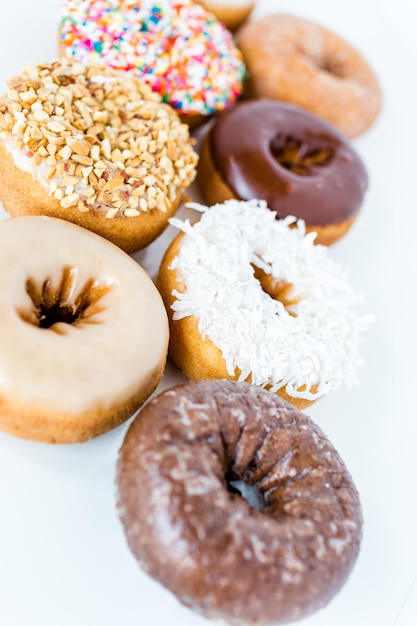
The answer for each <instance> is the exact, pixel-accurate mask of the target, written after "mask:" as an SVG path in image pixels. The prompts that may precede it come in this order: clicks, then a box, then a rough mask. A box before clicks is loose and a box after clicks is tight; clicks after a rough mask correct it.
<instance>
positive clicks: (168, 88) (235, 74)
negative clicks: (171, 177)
mask: <svg viewBox="0 0 417 626" xmlns="http://www.w3.org/2000/svg"><path fill="white" fill-rule="evenodd" d="M61 15H62V17H61V21H60V27H59V37H60V39H59V50H60V53H61V54H63V55H65V56H67V57H71V58H75V59H77V60H78V61H82V62H86V63H88V64H94V65H97V64H99V65H102V64H103V63H104V64H106V65H109V66H110V67H112V68H116V69H118V70H124V71H133V72H134V73H136V74H137V75H138V76H139V77H140V78H141V80H143V81H145V82H146V83H147V84H149V85H150V86H151V87H152V89H153V90H155V91H156V92H158V93H159V94H160V95H161V97H162V99H163V101H164V102H168V103H169V104H171V105H172V106H173V107H174V108H175V109H176V110H177V112H178V113H179V114H180V115H181V116H182V118H183V120H185V121H187V122H189V123H190V124H191V125H196V124H198V123H200V122H201V121H204V120H205V119H206V118H207V116H210V115H212V114H213V113H215V112H217V111H222V110H223V109H224V108H226V107H227V106H230V105H231V104H233V102H234V101H235V100H236V98H237V97H238V96H239V95H240V94H241V92H242V89H243V85H242V83H243V79H244V76H245V68H244V64H243V62H242V55H241V53H240V51H239V50H238V49H237V48H236V46H235V44H234V41H233V39H232V36H231V34H230V33H229V32H228V31H227V30H226V28H225V27H224V26H223V24H221V23H220V22H218V21H217V20H216V19H215V18H214V16H213V15H211V14H210V13H207V11H205V10H204V9H203V7H202V6H200V5H198V4H195V3H194V2H193V1H192V0H158V1H157V2H155V1H154V0H136V1H132V0H88V1H86V0H78V1H77V0H76V1H74V0H64V1H63V2H62V4H61Z"/></svg>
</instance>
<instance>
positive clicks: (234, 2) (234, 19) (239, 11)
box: [198, 0, 255, 31]
mask: <svg viewBox="0 0 417 626" xmlns="http://www.w3.org/2000/svg"><path fill="white" fill-rule="evenodd" d="M198 2H199V4H202V5H203V7H204V8H205V9H206V10H207V11H209V12H210V13H213V15H214V16H215V17H216V18H217V19H218V20H219V21H220V22H223V24H224V25H225V26H226V28H228V29H229V30H231V31H235V30H237V29H238V28H239V27H240V26H242V24H243V22H245V21H246V20H247V19H248V17H249V15H250V14H251V13H252V11H253V9H254V7H255V0H198Z"/></svg>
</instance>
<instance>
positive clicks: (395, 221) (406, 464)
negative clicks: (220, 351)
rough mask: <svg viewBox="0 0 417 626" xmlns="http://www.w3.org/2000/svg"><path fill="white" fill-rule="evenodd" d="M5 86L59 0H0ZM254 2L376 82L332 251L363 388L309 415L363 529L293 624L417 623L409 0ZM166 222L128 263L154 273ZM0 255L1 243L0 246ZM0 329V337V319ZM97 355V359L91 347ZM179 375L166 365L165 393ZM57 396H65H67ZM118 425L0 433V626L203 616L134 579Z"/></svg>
mask: <svg viewBox="0 0 417 626" xmlns="http://www.w3.org/2000/svg"><path fill="white" fill-rule="evenodd" d="M1 5H2V8H3V12H2V19H1V22H0V59H1V63H0V91H4V89H5V81H6V79H7V78H9V77H11V76H12V75H14V74H15V73H18V72H19V71H20V70H21V68H22V67H23V65H24V64H25V63H26V62H27V61H28V60H32V61H33V62H35V63H38V62H43V61H47V60H50V59H51V58H53V57H54V56H56V38H57V21H58V10H57V7H58V2H57V0H50V1H49V2H47V1H46V0H42V2H36V1H34V0H20V1H18V0H12V1H11V2H7V10H6V1H5V0H1ZM257 10H258V12H259V13H261V12H272V11H281V10H285V11H288V12H292V13H297V14H299V15H301V16H304V17H310V18H312V19H314V20H316V21H319V22H321V23H322V24H324V25H326V26H328V27H329V28H331V29H332V30H335V31H336V32H339V33H340V34H341V35H342V36H344V37H345V38H346V39H348V40H349V41H350V42H351V43H353V44H354V45H355V46H356V47H357V48H358V49H359V50H360V51H361V52H362V53H363V54H364V55H365V56H366V57H367V59H368V60H369V62H370V63H371V65H372V66H373V67H374V69H375V70H376V72H377V74H378V76H379V78H380V81H381V85H382V89H383V92H384V106H383V111H382V113H381V115H380V117H379V119H378V121H377V123H376V124H375V125H374V127H373V128H372V129H371V130H370V131H369V132H368V133H367V134H366V135H364V136H362V137H361V138H359V139H357V140H355V142H354V145H355V147H356V149H357V150H358V152H359V153H360V154H361V156H362V157H363V159H364V161H365V163H366V166H367V168H368V171H369V174H370V188H369V191H368V194H367V196H366V200H365V202H364V205H363V209H362V212H361V214H360V217H359V219H358V220H357V222H356V224H355V225H354V227H353V228H352V230H351V231H350V232H349V234H348V235H347V236H346V237H345V238H344V239H343V240H342V241H340V242H339V243H338V244H336V245H335V246H333V248H332V249H331V254H332V256H334V257H335V258H337V259H339V260H340V261H341V262H343V263H344V264H345V265H347V266H348V267H349V268H350V271H351V280H352V282H353V283H354V285H355V286H356V288H357V289H358V290H359V291H361V292H362V293H363V294H364V296H365V299H366V304H365V305H364V312H373V313H374V314H375V316H376V321H375V323H374V324H373V326H372V328H371V330H370V332H369V333H368V336H367V341H366V344H365V345H364V346H363V355H364V359H365V365H364V367H363V368H362V370H361V372H360V385H359V386H358V387H357V388H355V389H354V390H349V391H336V392H333V394H331V395H329V396H328V397H327V398H325V399H323V400H321V401H320V402H318V403H317V404H316V405H315V406H314V407H312V408H311V409H310V410H309V411H308V412H309V414H310V415H311V417H312V418H313V419H314V420H316V421H317V422H318V423H319V424H320V426H321V427H322V428H323V429H324V430H325V431H326V432H327V434H328V435H329V437H330V439H331V440H332V442H333V443H334V445H335V446H336V447H337V448H338V450H339V451H340V453H341V455H342V457H343V458H344V459H345V462H346V464H347V465H348V467H349V469H350V471H351V473H352V475H353V477H354V480H355V482H356V484H357V486H358V489H359V491H360V494H361V498H362V503H363V512H364V518H365V533H364V539H363V543H362V549H361V553H360V556H359V559H358V561H357V564H356V566H355V569H354V571H353V573H352V575H351V577H350V579H349V581H348V583H347V584H346V586H345V587H344V588H343V590H342V591H341V592H340V593H339V594H338V596H337V597H335V598H334V600H333V601H332V602H331V603H330V605H329V606H328V607H327V608H325V609H323V610H322V611H320V612H318V613H316V614H315V615H314V616H312V617H311V618H308V619H306V620H304V621H302V624H303V626H352V625H355V626H374V625H375V626H415V625H416V624H417V588H416V587H414V590H413V587H412V585H413V581H414V580H415V577H416V575H417V532H416V527H417V495H416V492H417V489H416V478H417V455H416V452H415V449H416V443H417V415H416V407H415V393H416V387H417V366H416V363H417V360H416V350H417V324H416V311H415V309H414V305H415V302H416V297H415V291H416V287H417V281H416V270H417V245H416V231H417V207H416V195H417V194H416V186H417V185H416V182H417V175H416V169H417V80H416V79H417V50H416V47H415V46H414V45H413V39H414V38H415V33H416V30H417V28H416V27H417V8H416V1H415V0H401V1H399V0H396V2H389V1H388V0H380V1H379V2H378V1H377V0H349V2H343V3H341V2H336V1H334V0H314V2H312V1H311V0H289V1H285V0H266V1H264V2H260V3H259V6H258V9H257ZM171 236H172V232H171V231H170V230H169V231H168V232H167V233H166V234H165V235H164V236H162V237H161V238H160V240H158V241H157V242H156V243H155V244H153V245H152V246H150V248H148V250H146V251H145V252H142V253H139V254H137V255H136V258H137V259H138V260H139V261H140V262H141V263H142V264H143V265H144V266H145V267H146V268H147V269H148V271H149V272H150V273H151V275H152V276H154V275H155V272H156V270H157V267H158V263H159V259H160V256H161V254H162V252H163V250H164V249H165V247H166V244H167V241H168V240H169V238H170V237H171ZM0 254H1V251H0ZM0 332H5V330H4V329H2V328H1V320H0ZM98 356H99V355H98ZM180 380H182V377H181V375H180V374H179V373H178V372H176V371H175V370H174V369H173V368H172V367H170V366H169V367H168V369H167V373H166V375H165V377H164V380H163V382H162V384H161V387H160V388H163V387H165V386H167V385H170V384H172V383H175V382H176V381H180ZM64 401H65V399H63V402H64ZM126 427H127V426H126V425H125V426H123V427H120V428H119V429H117V430H115V431H113V432H111V433H108V434H107V435H104V436H102V437H101V438H99V439H97V440H95V441H92V442H89V443H86V444H81V445H68V446H56V447H54V446H48V445H43V444H36V443H32V442H26V441H20V440H17V439H14V438H12V437H10V436H8V435H5V434H0V624H1V625H2V626H73V625H75V624H77V626H93V625H96V624H100V626H138V625H142V624H143V625H146V626H162V625H165V624H168V623H169V624H170V626H180V625H181V626H204V625H205V624H208V622H207V621H206V620H204V619H203V618H201V617H198V616H197V615H195V614H194V613H193V612H191V611H190V610H188V609H185V608H183V607H182V606H180V605H179V604H178V602H177V601H176V599H175V598H174V597H173V596H171V595H170V594H169V593H168V592H167V591H166V590H165V589H163V588H162V587H160V586H159V585H158V584H157V583H155V582H154V581H152V580H150V579H149V578H148V577H147V576H146V575H145V574H143V573H142V572H141V571H140V570H139V568H138V567H137V565H136V563H135V562H134V560H133V557H132V556H131V555H130V553H129V551H128V549H127V547H126V544H125V540H124V536H123V533H122V530H121V526H120V524H119V521H118V519H117V517H116V513H115V507H114V469H115V462H116V458H117V451H118V449H119V447H120V444H121V442H122V439H123V436H124V433H125V431H126Z"/></svg>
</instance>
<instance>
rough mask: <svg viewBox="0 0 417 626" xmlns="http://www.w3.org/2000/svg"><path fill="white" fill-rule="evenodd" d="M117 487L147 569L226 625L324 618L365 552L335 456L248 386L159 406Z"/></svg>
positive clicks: (301, 423)
mask: <svg viewBox="0 0 417 626" xmlns="http://www.w3.org/2000/svg"><path fill="white" fill-rule="evenodd" d="M236 481H239V483H240V489H239V488H236ZM117 485H118V508H119V513H120V517H121V520H122V523H123V527H124V531H125V533H126V537H127V541H128V544H129V547H130V549H131V551H132V552H133V554H134V556H135V557H136V559H137V560H138V561H139V563H140V565H141V566H142V567H143V568H144V569H145V571H146V572H147V573H148V574H149V575H150V576H152V577H153V578H155V579H156V580H158V581H159V582H161V583H162V584H163V585H164V586H165V587H167V588H168V589H169V590H170V591H171V592H172V593H174V594H175V595H176V596H177V598H178V599H179V600H180V601H181V602H182V603H183V604H185V605H187V606H189V607H191V608H193V609H195V610H196V611H198V612H199V613H203V614H204V615H205V616H207V617H210V618H214V619H223V620H225V621H227V623H231V624H245V623H247V624H256V625H257V626H263V625H266V624H278V623H279V624H281V623H284V622H287V621H292V620H296V619H300V618H302V617H304V616H306V615H308V614H310V613H312V612H314V611H316V610H317V609H319V608H320V607H322V606H324V605H325V604H326V603H328V602H329V601H330V600H331V598H332V597H333V596H334V595H335V594H336V593H337V591H338V590H339V589H340V587H341V586H342V585H343V583H344V582H345V580H346V578H347V576H348V575H349V573H350V571H351V569H352V566H353V564H354V562H355V560H356V557H357V554H358V551H359V546H360V540H361V532H362V531H361V529H362V515H361V507H360V501H359V497H358V493H357V491H356V488H355V486H354V484H353V482H352V478H351V477H350V475H349V473H348V471H347V469H346V467H345V465H344V463H343V461H342V460H341V458H340V456H339V455H338V453H337V451H336V450H335V449H334V447H333V446H332V445H331V443H330V442H329V441H328V439H327V438H326V436H325V435H324V434H323V432H322V431H321V430H320V429H319V428H318V426H316V425H315V424H314V423H313V421H312V420H310V418H308V417H307V416H306V415H304V414H303V413H301V412H300V411H298V410H296V409H295V408H294V407H292V406H291V405H289V404H288V403H286V402H284V401H283V400H282V399H279V398H277V397H276V396H274V395H273V394H271V393H269V392H268V391H265V390H262V389H259V388H256V387H254V386H251V385H248V384H246V383H236V382H233V381H204V382H197V383H196V382H193V383H186V384H184V385H179V386H177V387H174V388H172V389H169V390H167V391H165V392H163V393H162V394H160V395H159V396H158V397H157V398H155V399H153V400H151V402H150V403H148V404H147V405H146V406H145V407H144V409H143V410H142V411H141V413H140V416H139V417H138V418H137V419H136V420H135V421H134V422H133V424H132V425H131V427H130V429H129V431H128V433H127V436H126V438H125V440H124V442H123V445H122V448H121V451H120V455H119V462H118V472H117ZM245 491H249V492H251V493H252V494H253V495H254V496H256V499H257V502H256V507H255V506H253V503H252V504H249V502H248V501H247V500H246V499H245V498H244V497H241V496H240V495H238V494H239V492H241V493H245Z"/></svg>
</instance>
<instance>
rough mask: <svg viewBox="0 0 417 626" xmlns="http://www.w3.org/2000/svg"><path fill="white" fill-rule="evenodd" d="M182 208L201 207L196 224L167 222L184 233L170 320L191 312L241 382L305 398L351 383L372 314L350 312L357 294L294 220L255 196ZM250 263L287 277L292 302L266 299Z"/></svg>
mask: <svg viewBox="0 0 417 626" xmlns="http://www.w3.org/2000/svg"><path fill="white" fill-rule="evenodd" d="M189 206H190V207H191V208H194V209H197V210H199V211H201V213H202V215H201V219H200V220H199V221H198V222H196V223H195V224H194V225H191V224H190V222H189V221H188V220H185V221H181V220H179V219H177V218H173V219H171V220H170V223H171V224H172V225H174V226H176V227H177V228H179V229H180V230H182V231H183V232H184V233H186V236H185V237H184V239H183V241H182V244H181V248H180V251H179V253H178V256H177V257H176V258H175V259H174V261H173V263H172V265H171V268H170V269H176V270H177V271H178V273H179V275H180V277H181V279H182V280H183V283H184V292H183V293H181V292H179V291H178V290H175V291H173V295H174V297H175V301H174V303H173V304H172V309H173V311H174V314H173V318H174V320H178V319H181V318H183V317H188V316H195V317H196V318H197V320H198V329H199V332H200V334H201V335H202V337H203V338H208V339H210V340H211V341H212V342H213V343H214V344H215V345H216V346H217V347H218V348H219V350H220V351H221V352H222V355H223V358H224V359H225V362H226V366H227V371H228V373H229V374H230V375H231V376H234V375H235V373H236V372H238V373H239V374H240V375H239V380H245V379H247V378H248V376H250V377H251V381H252V383H254V384H256V385H259V386H261V387H264V386H268V387H271V389H272V391H277V390H279V389H281V388H283V387H284V388H285V391H286V392H287V394H288V395H289V396H291V397H294V398H296V397H299V398H305V399H307V400H314V399H316V398H318V397H320V396H323V395H324V394H326V393H327V392H329V391H330V390H332V389H336V388H338V387H340V386H341V385H345V386H347V387H351V386H352V385H354V384H357V370H358V368H359V367H360V366H361V365H362V359H361V357H360V354H359V351H358V347H359V345H360V343H361V341H362V336H363V333H364V332H365V331H366V329H367V327H368V325H369V323H370V322H371V321H372V316H370V315H367V316H360V315H358V314H357V313H356V312H355V311H354V308H355V306H356V305H357V303H358V302H360V301H361V298H360V297H359V296H358V295H357V294H356V293H355V292H354V290H353V288H352V286H351V285H350V284H349V282H348V280H347V276H346V272H345V270H344V269H343V268H342V266H341V265H339V264H338V263H336V262H335V261H334V260H333V259H331V257H330V256H329V250H328V248H327V247H325V246H321V245H315V244H314V238H315V234H314V233H309V234H307V235H306V234H305V225H304V223H303V222H302V220H299V221H296V219H295V218H293V217H289V218H285V219H283V220H277V219H276V218H275V213H274V212H272V211H270V210H269V209H268V207H267V206H266V203H265V202H264V201H260V200H251V201H248V202H239V201H237V200H229V201H227V202H225V203H224V204H217V205H215V206H213V207H211V208H208V207H203V206H201V205H196V204H195V203H192V204H190V205H189ZM254 267H258V268H261V269H262V270H263V271H264V272H266V273H267V274H271V275H272V276H273V277H274V278H276V279H278V280H285V281H286V282H288V283H290V284H291V285H292V288H291V298H294V299H296V300H297V301H298V303H297V304H293V305H291V306H288V308H286V307H285V306H284V305H283V303H282V302H279V301H278V300H275V299H273V298H272V297H271V296H270V295H268V294H267V293H266V292H265V291H264V290H263V288H262V286H261V284H260V282H259V281H258V280H257V279H256V278H255V276H254V269H253V268H254Z"/></svg>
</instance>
